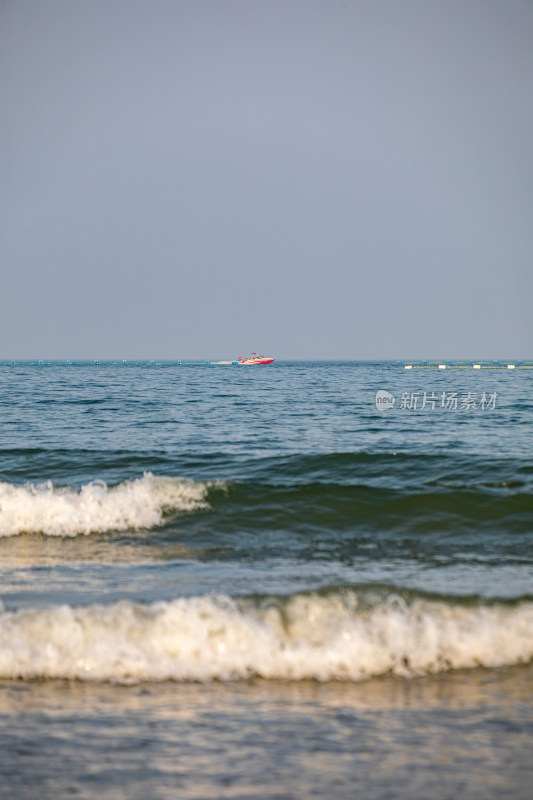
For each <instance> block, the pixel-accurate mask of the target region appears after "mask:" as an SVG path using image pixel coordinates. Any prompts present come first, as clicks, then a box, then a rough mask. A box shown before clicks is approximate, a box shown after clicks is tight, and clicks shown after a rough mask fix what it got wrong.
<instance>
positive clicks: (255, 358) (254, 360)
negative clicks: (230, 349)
mask: <svg viewBox="0 0 533 800" xmlns="http://www.w3.org/2000/svg"><path fill="white" fill-rule="evenodd" d="M273 361H274V356H260V355H258V354H257V353H251V354H250V355H249V356H248V357H247V358H245V357H244V356H239V361H238V363H239V364H272V362H273Z"/></svg>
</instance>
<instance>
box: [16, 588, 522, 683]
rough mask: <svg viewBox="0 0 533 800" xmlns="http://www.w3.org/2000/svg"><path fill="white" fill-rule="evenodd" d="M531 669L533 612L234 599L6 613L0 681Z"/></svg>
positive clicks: (392, 602)
mask: <svg viewBox="0 0 533 800" xmlns="http://www.w3.org/2000/svg"><path fill="white" fill-rule="evenodd" d="M532 659H533V603H531V602H523V603H520V604H518V605H516V606H514V607H509V606H505V605H503V604H502V605H489V606H478V607H465V606H461V605H449V604H447V603H444V602H430V601H427V600H417V601H415V602H414V603H412V604H411V605H409V606H408V605H406V604H405V603H404V602H403V601H402V600H401V599H399V598H392V599H389V600H388V601H385V602H382V603H381V604H380V605H378V606H376V607H374V608H372V609H370V610H364V609H359V608H358V605H357V598H356V597H355V596H352V597H347V596H346V595H343V596H341V595H340V594H339V595H337V596H334V597H326V598H324V597H320V596H316V595H299V596H295V597H293V598H292V599H290V600H289V601H287V602H285V603H284V604H283V605H282V606H280V605H279V603H278V604H276V603H274V602H272V603H271V604H270V605H269V604H267V605H265V607H261V606H260V605H259V606H258V605H257V604H253V603H252V602H251V601H249V602H246V601H243V602H241V603H240V604H239V603H238V602H236V601H233V600H231V599H230V598H228V597H213V596H204V597H197V598H182V599H178V600H174V601H172V602H161V603H156V604H153V605H150V606H141V605H136V604H133V603H131V602H128V601H123V602H120V603H116V604H114V605H110V606H92V607H88V608H80V609H76V608H72V607H69V606H62V607H58V608H53V609H49V610H25V611H19V612H9V613H7V612H4V613H2V614H0V678H10V679H19V678H21V679H33V678H65V679H81V680H95V681H113V682H119V683H131V682H137V681H162V680H168V679H171V680H177V681H190V680H192V681H211V680H236V679H245V678H249V677H251V676H261V677H263V678H268V679H281V680H300V679H307V678H314V679H317V680H321V681H327V680H354V681H356V680H360V679H363V678H366V677H370V676H377V675H383V674H393V675H398V676H403V677H411V676H415V675H424V674H430V673H438V672H441V671H445V670H449V669H459V668H462V669H464V668H473V667H500V666H504V665H514V664H519V663H527V662H530V661H531V660H532Z"/></svg>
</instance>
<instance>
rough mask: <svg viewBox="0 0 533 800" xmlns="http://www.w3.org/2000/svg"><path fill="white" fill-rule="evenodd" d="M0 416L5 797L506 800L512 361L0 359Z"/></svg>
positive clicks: (521, 386)
mask: <svg viewBox="0 0 533 800" xmlns="http://www.w3.org/2000/svg"><path fill="white" fill-rule="evenodd" d="M378 392H381V393H382V395H381V396H385V397H386V398H387V402H386V403H385V404H382V405H380V404H379V402H378V403H376V395H377V393H378ZM383 393H387V394H385V395H383ZM0 415H1V416H0V797H1V798H2V800H7V799H8V798H18V799H19V800H24V799H25V798H63V797H71V796H72V797H77V798H92V797H99V798H125V799H126V798H127V799H128V800H137V798H138V799H139V800H141V799H142V800H146V798H152V799H154V798H176V797H179V798H184V799H185V800H188V798H241V799H242V798H345V797H355V796H357V797H362V798H365V799H366V798H376V800H385V799H386V798H395V797H402V798H403V797H405V798H420V799H421V800H422V798H424V800H427V798H457V797H461V798H480V800H481V798H483V799H484V800H485V799H486V798H501V797H506V798H507V797H508V798H524V799H525V798H526V797H527V798H529V797H530V788H531V782H532V780H533V765H532V764H533V762H532V760H531V743H532V741H533V707H532V697H533V371H528V370H521V371H519V370H513V371H508V370H506V369H499V370H498V369H494V370H491V369H487V370H481V371H474V370H467V369H465V370H457V371H453V370H445V371H444V370H437V369H434V370H432V369H426V370H412V371H407V370H404V369H403V367H402V365H399V364H397V363H395V362H381V363H370V362H342V363H341V362H338V363H337V362H275V363H274V364H273V365H271V366H266V367H237V366H232V365H228V364H225V365H216V364H211V365H210V366H205V365H197V366H186V365H179V364H178V363H159V362H156V363H155V364H149V363H146V362H144V363H134V362H131V363H128V364H127V365H122V364H121V363H119V364H117V363H105V362H101V363H100V364H98V365H95V364H91V363H85V364H77V363H76V362H74V363H73V364H72V365H66V364H65V363H64V362H62V363H53V362H52V363H46V364H43V365H39V364H38V363H17V364H15V365H13V366H12V365H11V363H10V362H4V363H0Z"/></svg>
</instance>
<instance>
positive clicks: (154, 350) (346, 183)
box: [0, 0, 533, 358]
mask: <svg viewBox="0 0 533 800" xmlns="http://www.w3.org/2000/svg"><path fill="white" fill-rule="evenodd" d="M0 270H1V286H0V356H1V357H4V358H11V357H14V358H24V357H39V356H45V357H59V358H61V357H71V358H77V357H79V358H81V357H87V358H96V357H99V358H105V357H117V358H135V357H139V358H150V357H155V358H179V357H181V358H188V357H189V358H192V357H212V358H220V357H221V358H223V357H235V356H237V355H241V354H243V353H244V352H246V351H250V350H258V351H263V352H268V353H273V354H274V355H276V356H277V357H278V358H299V357H303V358H404V357H405V358H408V357H429V358H434V357H436V358H448V357H449V358H458V357H466V358H468V357H473V358H474V357H476V358H484V357H485V358H492V357H495V358H498V357H508V356H512V357H519V358H520V357H521V358H532V357H533V315H532V312H531V305H532V297H533V2H531V0H498V1H496V0H440V1H439V2H437V1H436V0H434V1H432V0H420V1H419V2H417V1H413V0H394V1H392V0H390V1H389V2H388V1H387V0H368V1H363V0H352V1H351V2H350V1H349V0H346V2H336V0H320V1H319V2H317V1H315V0H227V1H225V0H143V1H142V2H141V1H140V0H0Z"/></svg>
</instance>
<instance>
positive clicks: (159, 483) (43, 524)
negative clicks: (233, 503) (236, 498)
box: [0, 472, 210, 536]
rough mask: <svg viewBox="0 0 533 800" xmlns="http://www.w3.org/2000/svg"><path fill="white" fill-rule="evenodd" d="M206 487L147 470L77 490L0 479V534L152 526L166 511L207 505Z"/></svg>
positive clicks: (73, 532)
mask: <svg viewBox="0 0 533 800" xmlns="http://www.w3.org/2000/svg"><path fill="white" fill-rule="evenodd" d="M209 486H210V484H208V483H202V482H195V481H190V480H186V479H183V478H169V477H155V476H154V475H152V474H151V473H149V472H146V473H145V474H144V475H143V477H142V478H137V479H135V480H131V481H124V482H123V483H120V484H118V485H117V486H113V487H108V486H107V484H106V483H104V482H103V481H92V482H91V483H87V484H85V485H84V486H82V487H81V488H79V489H76V488H72V487H58V486H54V485H53V483H52V482H51V481H47V482H45V483H38V484H32V483H29V484H26V485H25V486H14V485H12V484H10V483H2V482H0V536H16V535H18V534H20V533H44V534H46V535H47V536H76V535H78V534H89V533H104V532H106V531H112V530H115V531H123V530H128V529H140V528H152V527H154V526H156V525H160V524H161V523H162V521H163V514H164V513H166V512H170V511H175V512H183V511H195V510H197V509H202V508H207V507H208V504H207V502H206V496H207V492H208V489H209Z"/></svg>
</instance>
